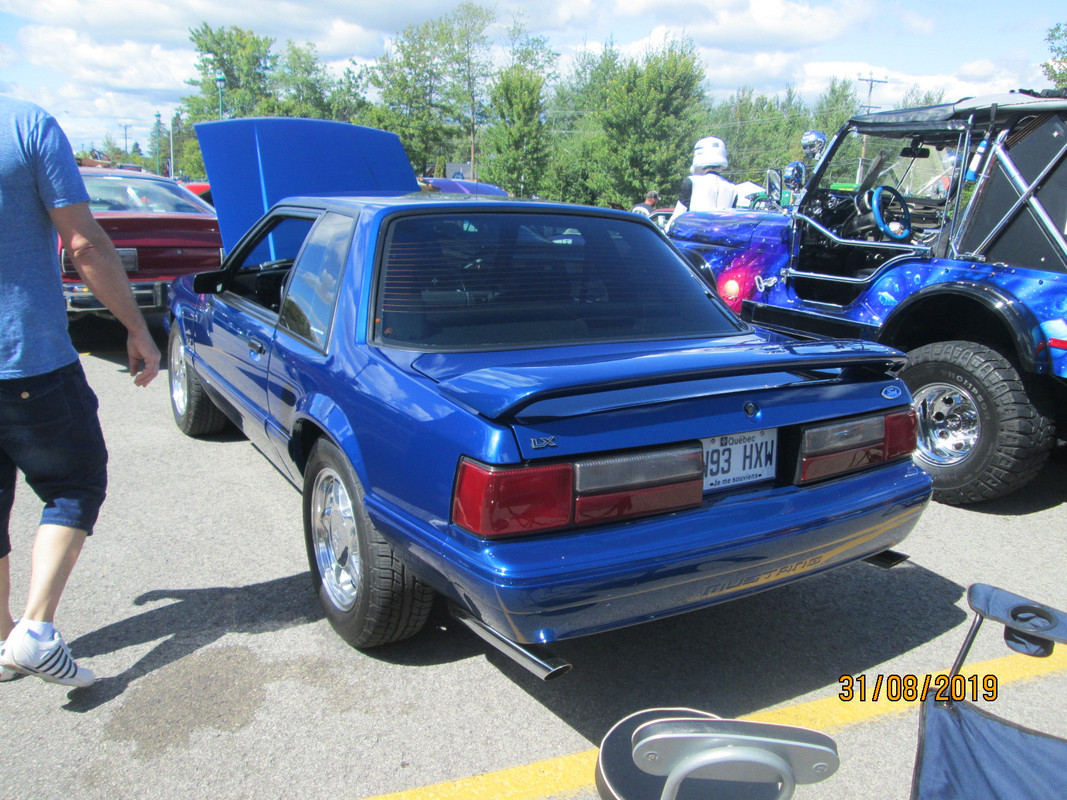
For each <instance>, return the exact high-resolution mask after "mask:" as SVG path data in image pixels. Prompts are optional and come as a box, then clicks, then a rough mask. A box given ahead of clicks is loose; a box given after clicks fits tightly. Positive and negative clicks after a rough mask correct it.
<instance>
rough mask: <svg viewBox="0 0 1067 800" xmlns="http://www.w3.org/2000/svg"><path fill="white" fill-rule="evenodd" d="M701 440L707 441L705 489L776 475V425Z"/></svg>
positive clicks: (704, 442) (754, 480) (705, 443)
mask: <svg viewBox="0 0 1067 800" xmlns="http://www.w3.org/2000/svg"><path fill="white" fill-rule="evenodd" d="M700 443H701V444H702V445H704V491H708V490H709V489H722V488H725V487H727V486H737V485H738V484H743V483H754V482H756V481H763V480H767V479H768V478H773V477H774V469H775V465H776V464H777V463H778V429H777V428H766V429H764V430H762V431H749V432H748V433H732V434H730V435H728V436H713V437H711V438H709V439H701V440H700Z"/></svg>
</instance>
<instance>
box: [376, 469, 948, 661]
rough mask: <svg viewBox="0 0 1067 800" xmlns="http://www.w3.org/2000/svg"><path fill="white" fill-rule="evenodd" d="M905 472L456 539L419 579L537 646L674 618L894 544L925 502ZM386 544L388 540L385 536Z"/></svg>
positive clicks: (917, 476)
mask: <svg viewBox="0 0 1067 800" xmlns="http://www.w3.org/2000/svg"><path fill="white" fill-rule="evenodd" d="M930 490H931V484H930V478H929V476H928V475H927V474H926V473H925V472H923V471H922V470H921V469H919V468H918V467H915V466H913V465H912V464H911V463H910V462H903V463H901V464H898V465H895V466H892V467H887V468H884V469H879V470H876V471H873V472H870V473H865V474H859V475H855V476H851V477H849V478H845V479H840V480H835V481H830V482H827V483H826V484H823V485H821V486H809V487H804V488H796V487H790V488H788V489H784V490H783V489H779V490H767V491H765V492H759V491H757V492H752V493H749V494H742V495H736V496H730V497H722V496H719V497H715V496H709V497H708V498H707V499H706V500H705V502H704V504H703V506H701V507H700V508H698V509H693V510H691V511H685V512H678V513H674V514H668V515H664V516H662V517H654V518H650V519H646V520H637V521H634V522H631V523H628V524H624V525H611V526H605V527H601V528H595V529H589V530H587V531H581V532H577V533H575V532H570V533H566V534H558V535H546V536H542V537H531V538H529V539H514V540H511V541H501V542H492V543H486V542H483V541H481V540H479V539H477V538H476V537H473V536H469V535H467V534H465V533H464V532H462V531H456V532H455V533H454V536H453V537H452V538H451V539H450V540H449V541H448V542H446V543H445V545H444V549H443V551H442V552H441V553H440V557H439V558H438V557H435V556H431V555H429V553H430V552H431V551H430V550H428V549H426V548H424V547H418V546H416V547H411V545H412V544H413V542H412V541H411V540H410V539H407V541H403V540H404V539H406V537H404V536H403V534H401V533H399V532H398V531H396V530H395V529H391V527H390V525H389V521H388V520H385V519H383V520H381V521H380V522H381V527H382V529H383V532H386V533H396V534H398V536H399V539H400V540H401V541H397V542H396V544H397V545H398V549H400V550H407V551H408V552H409V553H418V557H419V558H420V559H422V560H424V561H425V560H428V559H429V560H432V562H433V563H430V564H423V565H422V566H424V567H427V566H428V567H429V568H430V570H429V573H428V574H427V576H426V577H427V579H428V580H430V582H431V583H434V584H435V586H436V588H437V589H438V590H440V591H443V592H445V593H446V594H448V595H449V596H451V597H452V599H454V600H455V601H456V602H458V603H460V604H461V605H463V606H465V607H467V608H468V609H470V610H471V612H472V613H474V614H475V615H476V616H478V617H479V618H480V619H481V620H482V621H483V622H485V623H486V624H487V625H489V626H490V627H492V628H494V629H496V630H497V631H498V632H500V633H501V634H502V635H504V636H505V637H507V638H509V639H511V640H513V641H516V642H524V643H548V642H552V641H555V640H559V639H567V638H572V637H577V636H586V635H590V634H594V633H600V632H603V631H609V630H613V629H617V628H623V627H626V626H629V625H634V624H637V623H640V622H646V621H649V620H654V619H658V618H662V617H667V616H671V615H674V614H680V613H684V612H687V611H693V610H696V609H700V608H704V607H707V606H711V605H715V604H717V603H722V602H725V601H727V600H732V599H735V598H738V597H742V596H744V595H748V594H754V593H755V592H759V591H762V590H764V589H769V588H772V587H774V586H780V585H782V584H785V583H789V582H791V581H795V580H798V579H800V578H803V577H807V576H810V575H815V574H818V573H820V572H824V571H826V570H828V569H832V568H834V567H837V566H841V565H843V564H847V563H851V562H853V561H856V560H859V559H862V558H865V557H867V556H870V555H872V554H874V553H879V552H881V551H883V550H886V549H889V548H892V547H894V546H896V545H897V544H899V543H900V542H901V541H902V540H903V539H904V538H905V537H906V536H907V535H908V533H909V532H910V531H911V530H912V528H913V527H914V526H915V524H916V522H917V521H918V519H919V517H920V515H921V513H922V511H923V509H924V508H925V507H926V504H927V502H928V500H929V498H930ZM390 538H393V537H390Z"/></svg>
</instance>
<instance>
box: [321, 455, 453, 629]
mask: <svg viewBox="0 0 1067 800" xmlns="http://www.w3.org/2000/svg"><path fill="white" fill-rule="evenodd" d="M304 543H305V545H306V547H307V555H308V565H309V566H310V568H311V579H312V581H313V582H314V584H315V591H316V592H317V594H318V597H319V603H321V605H322V609H323V611H324V612H325V613H326V618H327V619H328V620H329V621H330V624H331V625H332V626H333V629H334V630H335V631H337V633H338V634H339V635H340V636H341V638H342V639H344V640H345V641H346V642H348V643H349V644H350V645H352V646H353V647H359V648H369V647H377V646H379V645H383V644H389V643H390V642H396V641H400V640H401V639H406V638H408V637H410V636H414V635H415V634H416V633H418V632H419V631H420V630H422V627H423V626H424V625H425V624H426V620H427V618H428V617H429V615H430V609H431V606H432V605H433V597H434V593H433V590H432V589H431V588H430V587H429V586H428V585H427V584H425V583H423V582H422V581H420V580H419V579H418V578H416V577H415V576H414V574H412V572H411V570H410V569H409V568H408V567H407V566H406V565H405V564H404V563H403V562H402V561H401V560H400V559H398V558H397V557H396V553H395V552H394V551H393V548H392V547H391V546H390V545H389V543H388V542H387V541H386V540H385V539H384V537H383V536H382V535H381V533H379V532H378V530H377V528H375V527H374V524H373V523H372V522H371V519H370V516H369V515H368V514H367V510H366V507H365V506H364V503H363V487H362V486H361V485H360V482H359V479H358V478H357V477H356V474H355V472H354V471H353V469H352V467H351V465H350V464H349V463H348V459H347V458H345V456H344V454H343V453H342V452H341V451H340V450H339V449H338V448H337V446H336V445H334V444H333V443H332V442H330V441H328V440H326V439H320V440H319V441H318V442H316V443H315V446H314V447H313V448H312V450H311V456H310V457H309V458H308V464H307V469H306V470H305V471H304Z"/></svg>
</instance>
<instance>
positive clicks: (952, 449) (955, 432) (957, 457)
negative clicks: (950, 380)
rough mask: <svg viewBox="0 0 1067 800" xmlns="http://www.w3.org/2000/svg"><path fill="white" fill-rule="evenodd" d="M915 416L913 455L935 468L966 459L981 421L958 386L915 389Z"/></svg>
mask: <svg viewBox="0 0 1067 800" xmlns="http://www.w3.org/2000/svg"><path fill="white" fill-rule="evenodd" d="M912 405H913V407H914V408H915V411H916V412H917V413H918V415H919V441H918V449H917V451H916V452H917V455H918V457H919V458H920V459H921V460H923V461H926V462H928V463H929V464H931V465H933V466H935V467H951V466H954V465H956V464H959V463H960V462H961V461H963V460H964V459H966V458H967V457H968V456H969V455H970V454H971V453H972V452H974V449H975V447H976V446H977V444H978V438H979V436H980V435H981V433H982V422H981V419H980V418H979V416H978V404H977V403H976V402H975V400H974V397H972V396H971V395H970V393H968V392H966V391H964V390H963V389H961V388H960V387H959V386H952V385H951V384H947V383H933V384H929V385H927V386H923V387H922V388H920V389H919V390H918V391H916V392H915V394H914V398H913V402H912Z"/></svg>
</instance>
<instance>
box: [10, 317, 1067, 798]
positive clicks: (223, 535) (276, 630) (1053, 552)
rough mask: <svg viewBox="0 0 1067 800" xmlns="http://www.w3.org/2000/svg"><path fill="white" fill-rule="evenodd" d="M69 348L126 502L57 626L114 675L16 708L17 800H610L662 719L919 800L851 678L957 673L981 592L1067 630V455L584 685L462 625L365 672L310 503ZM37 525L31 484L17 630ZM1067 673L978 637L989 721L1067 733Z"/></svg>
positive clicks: (80, 653) (40, 690)
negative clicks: (308, 514)
mask: <svg viewBox="0 0 1067 800" xmlns="http://www.w3.org/2000/svg"><path fill="white" fill-rule="evenodd" d="M160 341H161V342H162V341H163V339H162V331H161V329H160ZM76 344H77V345H78V347H79V349H80V351H81V352H82V353H83V356H82V362H83V364H84V365H85V369H86V372H87V374H88V376H89V380H90V383H92V385H93V386H94V388H95V389H96V390H97V393H98V395H99V396H100V401H101V419H102V423H103V425H104V430H105V434H106V436H107V438H108V441H109V446H110V450H111V489H110V491H109V499H108V501H107V504H106V505H105V508H104V513H103V515H102V519H101V522H100V524H99V526H98V528H97V531H96V535H95V536H94V537H93V539H91V540H90V542H89V544H88V545H87V546H86V548H85V551H84V553H83V556H82V560H81V562H80V564H79V565H78V568H77V570H76V571H75V574H74V576H73V578H72V581H71V583H70V586H69V588H68V591H67V594H66V597H65V601H64V605H63V606H62V607H61V609H60V615H59V618H58V620H57V626H58V627H59V628H60V630H61V631H62V632H63V633H64V635H65V637H66V638H67V641H68V642H69V643H70V644H71V646H72V650H73V652H74V654H75V656H76V657H77V658H79V659H82V660H84V662H85V663H86V665H88V666H90V667H92V668H93V669H94V670H95V671H96V672H97V674H98V676H100V680H99V681H98V683H97V684H96V685H95V686H94V687H92V688H90V689H87V690H76V691H69V690H67V689H65V688H63V687H59V686H54V685H49V684H45V683H43V682H40V681H37V680H35V679H29V678H27V679H22V680H19V681H16V682H13V683H11V684H4V685H2V686H0V798H5V800H6V799H9V798H18V799H20V800H21V798H30V797H58V796H68V797H72V798H109V800H111V799H113V800H118V799H119V798H179V797H180V798H186V797H212V798H245V797H248V798H251V797H255V798H257V799H258V800H262V799H263V798H275V797H277V798H281V797H286V798H303V797H320V796H331V797H344V798H353V800H355V799H362V798H378V797H381V796H390V797H398V798H451V797H456V798H459V797H463V798H481V797H485V798H495V799H497V800H500V799H501V798H512V800H518V798H530V800H532V799H533V798H548V797H564V796H566V797H577V798H592V797H595V790H594V789H593V785H592V777H593V776H592V766H591V765H592V762H593V759H594V757H595V747H596V745H597V744H598V743H599V741H600V738H601V737H602V736H603V735H604V734H605V733H606V731H607V730H608V729H609V728H610V727H611V725H612V724H613V723H614V722H615V721H616V720H618V719H619V718H621V717H623V716H626V715H627V714H630V713H632V712H633V711H636V710H638V709H640V708H646V707H649V706H682V707H689V708H697V709H702V710H706V711H710V712H713V713H716V714H719V715H721V716H727V717H732V716H748V717H751V718H756V719H769V720H776V721H784V722H789V723H790V724H798V725H811V726H813V727H818V728H820V729H822V730H825V731H827V732H830V733H831V734H832V735H834V736H835V738H836V739H837V741H838V745H839V749H840V752H841V756H842V767H841V770H840V771H839V772H838V774H837V775H835V776H834V777H833V778H831V779H830V780H829V781H827V782H826V783H824V784H821V785H819V786H815V787H801V788H800V789H799V790H798V792H797V795H796V796H797V797H798V798H807V797H811V798H855V797H871V798H903V797H906V796H907V795H908V789H909V786H910V775H911V765H912V761H913V758H914V752H915V741H916V724H917V711H916V708H915V706H914V705H909V704H906V703H903V702H897V703H885V702H881V703H874V702H873V700H872V699H871V698H868V699H865V700H860V699H858V698H856V699H854V700H852V701H847V702H846V701H844V700H841V699H840V698H839V697H838V695H839V693H840V692H841V689H842V684H841V682H840V680H839V679H840V678H841V676H842V675H850V676H865V678H866V679H868V680H869V681H871V685H873V681H875V680H876V679H877V676H883V677H886V676H890V675H899V676H905V675H917V676H920V677H921V676H924V675H927V674H934V673H937V672H941V671H943V670H945V669H947V668H948V667H949V666H950V665H951V663H952V660H953V658H954V656H955V653H956V650H957V648H958V646H959V644H960V642H961V641H962V638H963V635H964V632H965V630H966V628H967V626H968V624H969V617H968V614H967V612H966V611H965V608H966V602H965V599H964V595H965V591H966V587H967V585H968V584H970V583H972V582H986V583H992V584H995V585H998V586H1002V587H1004V588H1006V589H1009V590H1011V591H1014V592H1017V593H1020V594H1026V595H1028V596H1030V597H1032V598H1033V599H1035V600H1037V601H1040V602H1044V603H1047V604H1049V605H1053V606H1056V607H1059V608H1064V609H1067V583H1065V582H1064V581H1063V579H1062V569H1063V567H1062V565H1063V564H1064V563H1067V534H1065V532H1064V531H1065V528H1067V526H1065V524H1064V523H1065V513H1064V504H1063V501H1064V499H1065V498H1067V449H1065V448H1064V447H1063V446H1061V447H1060V448H1058V449H1057V450H1056V452H1055V453H1054V454H1053V458H1052V461H1051V462H1050V464H1049V466H1048V468H1047V469H1046V470H1045V471H1044V473H1043V474H1042V475H1041V476H1040V477H1039V479H1038V480H1037V481H1036V482H1035V483H1034V484H1032V485H1031V486H1030V487H1028V488H1027V489H1026V490H1024V491H1022V492H1020V493H1018V494H1016V495H1015V496H1013V497H1011V498H1006V499H1003V500H1000V501H995V502H992V503H987V504H984V505H983V506H980V507H970V508H964V509H957V508H951V507H947V506H941V505H933V506H931V507H930V508H929V509H928V510H927V512H926V513H925V515H924V517H923V519H922V520H921V521H920V523H919V526H918V528H917V529H916V530H915V532H914V533H913V534H912V535H911V537H910V538H909V539H908V540H907V541H906V542H905V543H904V545H903V546H902V548H901V549H902V550H904V551H905V552H907V553H909V554H910V555H911V556H912V558H911V560H910V561H909V562H908V563H907V564H906V565H905V566H902V567H897V568H895V569H893V570H889V571H884V570H879V569H877V568H874V567H871V566H869V565H865V564H859V565H853V566H849V567H846V568H844V569H840V570H837V571H835V572H833V573H830V574H827V575H823V576H818V577H815V578H812V579H810V580H808V581H806V582H802V583H799V584H795V585H792V586H788V587H785V588H783V589H779V590H776V591H771V592H766V593H763V594H760V595H756V596H754V597H750V598H747V599H744V600H741V601H738V602H735V603H732V604H728V605H724V606H719V607H716V608H712V609H708V610H706V611H702V612H698V613H695V614H690V615H687V616H683V617H677V618H673V619H669V620H664V621H661V622H657V623H654V624H650V625H645V626H640V627H636V628H631V629H627V630H624V631H619V632H615V633H611V634H604V635H601V636H595V637H590V638H587V639H582V640H575V641H570V642H565V643H562V644H560V645H559V646H558V648H557V650H558V651H559V653H560V655H562V656H564V657H565V658H567V659H568V660H569V661H571V662H572V663H573V664H574V670H573V671H572V672H571V673H570V674H568V675H567V676H565V677H563V678H561V679H559V680H557V681H553V682H549V683H541V682H539V681H538V680H536V679H535V678H533V677H532V676H530V675H528V674H527V673H526V672H525V671H523V670H522V669H521V668H519V667H517V666H515V665H513V664H512V663H510V662H508V661H507V660H506V659H504V658H502V657H500V656H498V655H496V654H495V653H489V652H487V651H486V649H485V648H484V646H483V645H482V644H481V643H480V641H479V640H477V639H476V638H475V637H474V636H473V635H471V634H470V633H468V632H466V631H465V630H464V629H462V628H461V627H458V626H457V625H456V624H455V623H453V622H452V621H451V620H450V619H449V618H448V617H447V616H446V615H445V614H444V613H443V612H441V613H438V614H436V615H435V618H434V620H433V623H432V624H431V625H430V626H429V627H428V629H427V630H426V631H425V632H424V633H423V634H421V635H420V636H418V637H416V638H415V639H412V640H410V641H408V642H404V643H400V644H397V645H393V646H390V647H388V648H383V649H381V650H376V651H371V652H367V653H361V652H358V651H355V650H352V649H351V648H349V647H347V646H346V645H345V644H344V643H343V642H342V641H341V640H340V639H339V638H338V637H337V636H335V635H334V633H333V632H332V630H331V629H330V627H329V625H328V624H327V623H326V622H325V620H324V619H323V618H322V615H321V613H320V612H319V609H318V606H317V604H316V601H315V598H314V595H313V593H312V590H311V586H310V580H309V577H308V572H307V564H306V559H305V555H304V547H303V542H302V532H301V527H300V497H299V495H298V493H297V492H296V491H295V490H294V489H293V488H292V487H291V486H290V485H289V484H288V483H287V482H286V480H285V479H284V478H282V477H281V476H280V475H279V474H278V473H277V472H275V471H274V469H273V468H271V467H270V465H269V464H268V463H267V462H266V460H265V459H263V458H262V457H261V456H260V455H259V454H258V453H256V452H255V450H254V449H253V448H252V447H251V446H250V445H249V444H248V443H247V442H246V441H245V440H244V439H243V438H241V437H240V436H238V435H236V434H225V435H221V436H217V437H213V438H211V439H208V440H205V441H196V440H192V439H189V438H187V437H185V436H183V435H182V434H181V433H179V432H178V430H177V429H176V428H175V426H174V424H173V422H172V420H171V415H170V409H169V405H168V395H167V384H166V379H167V376H166V373H165V372H163V373H161V375H160V378H159V379H158V380H157V381H156V382H155V383H153V384H152V385H151V386H149V387H148V388H147V389H144V390H137V389H135V388H134V387H133V386H132V382H131V381H130V378H129V376H128V374H126V373H125V366H124V354H123V353H122V350H121V347H122V337H121V335H119V332H118V331H117V330H116V329H115V328H114V326H111V325H107V324H102V323H100V324H97V323H96V322H95V321H94V322H91V323H89V324H87V325H86V326H85V327H84V328H83V329H81V330H79V331H78V332H77V335H76ZM38 513H39V509H38V506H37V503H36V500H35V498H33V496H32V493H31V492H29V490H27V489H26V488H25V487H24V486H23V487H20V495H19V499H18V500H17V502H16V508H15V512H14V515H13V519H12V539H13V544H14V547H15V552H14V553H13V560H12V569H13V578H14V581H13V582H14V605H15V606H16V608H17V607H18V606H19V605H20V604H21V600H22V598H23V597H24V593H25V579H26V573H27V570H28V551H29V546H30V542H31V537H32V531H33V529H34V527H35V525H36V520H37V515H38ZM1061 655H1063V654H1060V653H1057V654H1056V655H1055V656H1053V658H1052V659H1049V660H1045V661H1038V660H1036V659H1025V658H1024V657H1022V656H1014V655H1010V656H1009V651H1008V650H1007V649H1006V648H1005V647H1004V646H1003V643H1002V642H1001V641H1000V638H999V635H998V634H996V633H995V632H992V631H991V630H986V631H985V633H984V635H983V636H982V637H981V638H980V640H979V642H978V643H977V644H976V646H975V649H974V651H973V655H972V657H971V659H970V663H971V664H972V666H975V667H976V668H977V670H979V671H980V673H981V674H983V675H986V674H991V675H995V676H996V677H997V678H998V680H999V697H998V699H997V700H996V701H995V702H994V703H991V704H990V705H991V706H992V710H993V711H995V712H996V713H1001V714H1004V715H1006V716H1009V717H1012V718H1014V719H1017V720H1019V721H1021V722H1023V723H1024V724H1027V725H1031V726H1033V727H1036V728H1038V729H1041V730H1047V731H1052V732H1056V733H1059V734H1060V735H1067V722H1065V721H1064V720H1067V714H1065V707H1067V704H1065V702H1064V697H1065V694H1067V678H1065V676H1067V661H1065V660H1062V659H1061V658H1060V656H1061ZM1005 657H1007V658H1006V659H1005Z"/></svg>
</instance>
